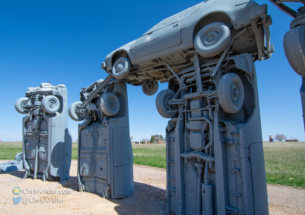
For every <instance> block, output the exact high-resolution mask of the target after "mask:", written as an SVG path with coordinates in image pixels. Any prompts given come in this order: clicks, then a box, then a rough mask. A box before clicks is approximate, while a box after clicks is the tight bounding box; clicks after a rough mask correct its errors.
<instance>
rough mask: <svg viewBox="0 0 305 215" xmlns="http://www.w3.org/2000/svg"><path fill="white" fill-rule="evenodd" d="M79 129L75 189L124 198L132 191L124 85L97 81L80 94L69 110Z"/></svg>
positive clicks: (106, 196) (111, 80) (127, 116)
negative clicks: (78, 122)
mask: <svg viewBox="0 0 305 215" xmlns="http://www.w3.org/2000/svg"><path fill="white" fill-rule="evenodd" d="M69 115H70V118H71V119H73V120H75V121H83V122H82V123H81V124H79V126H78V149H79V150H78V166H77V178H78V183H77V190H78V191H86V192H91V193H96V194H98V195H100V196H102V197H104V198H109V199H115V198H126V197H129V196H130V195H131V194H132V192H133V190H134V181H133V154H132V148H131V142H130V134H129V113H128V100H127V86H126V83H124V82H123V81H121V80H116V79H113V78H112V77H111V78H107V79H105V80H102V79H101V80H98V81H96V82H94V83H93V84H91V85H90V86H89V87H86V88H83V89H82V90H81V91H80V101H78V102H74V103H72V104H71V105H70V107H69Z"/></svg>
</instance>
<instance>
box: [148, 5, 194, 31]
mask: <svg viewBox="0 0 305 215" xmlns="http://www.w3.org/2000/svg"><path fill="white" fill-rule="evenodd" d="M198 8H199V4H197V5H195V6H193V7H190V8H188V9H186V10H184V11H181V12H180V13H177V14H175V15H173V16H170V17H168V18H166V19H164V20H162V21H161V22H159V23H158V24H156V25H155V26H154V27H152V28H151V29H149V30H148V31H146V32H145V34H143V35H142V36H145V35H147V34H150V33H152V32H154V31H156V30H159V29H161V28H163V27H165V26H167V25H170V24H172V23H175V22H178V21H179V20H182V19H185V18H187V17H189V16H191V15H192V14H193V13H195V11H197V10H198Z"/></svg>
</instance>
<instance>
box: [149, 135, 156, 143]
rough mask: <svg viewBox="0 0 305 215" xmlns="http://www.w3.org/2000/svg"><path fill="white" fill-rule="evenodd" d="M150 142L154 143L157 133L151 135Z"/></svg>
mask: <svg viewBox="0 0 305 215" xmlns="http://www.w3.org/2000/svg"><path fill="white" fill-rule="evenodd" d="M150 142H151V143H154V142H155V135H151V138H150Z"/></svg>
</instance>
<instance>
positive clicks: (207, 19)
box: [193, 12, 233, 40]
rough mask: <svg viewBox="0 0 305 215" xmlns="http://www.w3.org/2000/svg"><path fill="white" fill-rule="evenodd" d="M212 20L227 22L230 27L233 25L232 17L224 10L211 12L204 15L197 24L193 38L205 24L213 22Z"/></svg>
mask: <svg viewBox="0 0 305 215" xmlns="http://www.w3.org/2000/svg"><path fill="white" fill-rule="evenodd" d="M212 22H222V23H224V24H226V25H227V26H228V27H229V28H231V27H233V25H232V22H231V19H230V17H229V16H228V15H227V14H225V13H222V12H216V13H212V14H209V15H207V16H205V17H202V18H201V19H200V20H199V21H198V22H197V24H196V26H195V28H194V31H193V40H194V38H195V36H196V34H197V33H198V32H199V31H200V29H202V28H203V27H204V26H206V25H208V24H210V23H212Z"/></svg>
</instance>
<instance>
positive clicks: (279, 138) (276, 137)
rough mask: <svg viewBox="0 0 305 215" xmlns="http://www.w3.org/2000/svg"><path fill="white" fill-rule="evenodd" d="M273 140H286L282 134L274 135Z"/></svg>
mask: <svg viewBox="0 0 305 215" xmlns="http://www.w3.org/2000/svg"><path fill="white" fill-rule="evenodd" d="M274 139H277V140H278V141H280V142H281V141H282V140H286V139H287V137H286V136H285V135H284V134H277V135H275V137H274Z"/></svg>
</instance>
